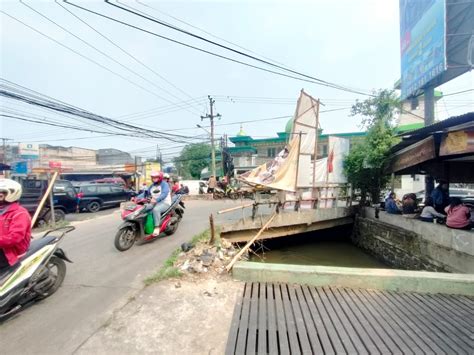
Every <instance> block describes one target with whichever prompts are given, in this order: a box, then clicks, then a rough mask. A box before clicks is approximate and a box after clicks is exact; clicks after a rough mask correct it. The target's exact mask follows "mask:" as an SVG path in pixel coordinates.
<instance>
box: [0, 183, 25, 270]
mask: <svg viewBox="0 0 474 355" xmlns="http://www.w3.org/2000/svg"><path fill="white" fill-rule="evenodd" d="M21 193H22V188H21V185H20V184H19V183H17V182H16V181H13V180H10V179H0V226H1V228H0V272H1V271H4V270H6V269H8V268H9V267H10V266H13V265H14V264H16V262H17V261H18V258H19V256H21V255H22V254H24V253H26V251H27V250H28V247H29V246H30V240H31V218H30V214H29V213H28V211H27V210H26V209H25V208H24V207H22V206H20V204H19V203H18V200H19V199H20V197H21Z"/></svg>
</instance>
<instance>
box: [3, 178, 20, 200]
mask: <svg viewBox="0 0 474 355" xmlns="http://www.w3.org/2000/svg"><path fill="white" fill-rule="evenodd" d="M0 191H1V192H4V193H6V195H7V196H6V197H5V201H7V202H15V201H18V200H19V199H20V197H21V192H22V188H21V185H20V184H19V183H17V182H16V181H14V180H10V179H0Z"/></svg>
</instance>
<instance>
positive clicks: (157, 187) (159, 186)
mask: <svg viewBox="0 0 474 355" xmlns="http://www.w3.org/2000/svg"><path fill="white" fill-rule="evenodd" d="M150 175H151V180H152V184H151V185H150V187H149V188H148V189H147V190H146V191H145V193H144V195H145V197H151V200H150V203H151V204H152V205H153V221H154V223H155V230H154V232H153V233H154V234H159V232H160V222H161V214H162V213H163V212H164V211H166V210H167V209H168V208H169V207H170V206H171V193H170V188H169V185H168V183H167V182H166V181H165V180H164V179H163V173H162V172H161V171H152V172H151V174H150Z"/></svg>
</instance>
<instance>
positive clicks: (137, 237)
mask: <svg viewBox="0 0 474 355" xmlns="http://www.w3.org/2000/svg"><path fill="white" fill-rule="evenodd" d="M181 199H182V195H179V194H177V195H175V196H174V198H173V200H172V203H171V206H170V207H169V208H168V209H167V210H166V211H165V212H164V213H162V215H161V223H160V229H159V233H157V234H155V233H154V223H153V215H152V210H151V209H150V208H148V206H147V205H148V203H149V199H146V198H141V199H132V201H130V202H126V203H124V204H123V205H122V206H121V216H122V220H123V223H122V224H121V225H120V226H119V229H118V231H117V234H116V235H115V242H114V244H115V248H117V250H119V251H125V250H128V249H130V248H131V247H132V246H133V244H135V242H137V244H143V243H146V242H151V241H153V240H155V239H157V238H160V237H163V236H167V235H172V234H173V233H175V232H176V230H177V229H178V225H179V222H180V221H181V219H182V218H183V214H184V208H185V207H184V202H183V201H181Z"/></svg>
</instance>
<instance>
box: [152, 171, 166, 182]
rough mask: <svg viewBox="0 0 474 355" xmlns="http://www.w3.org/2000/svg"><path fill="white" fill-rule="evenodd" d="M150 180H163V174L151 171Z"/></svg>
mask: <svg viewBox="0 0 474 355" xmlns="http://www.w3.org/2000/svg"><path fill="white" fill-rule="evenodd" d="M150 176H151V178H152V179H153V178H155V177H157V178H159V179H160V180H163V173H162V172H161V171H152V172H151V174H150Z"/></svg>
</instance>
